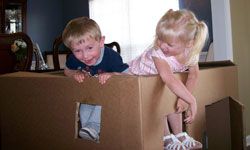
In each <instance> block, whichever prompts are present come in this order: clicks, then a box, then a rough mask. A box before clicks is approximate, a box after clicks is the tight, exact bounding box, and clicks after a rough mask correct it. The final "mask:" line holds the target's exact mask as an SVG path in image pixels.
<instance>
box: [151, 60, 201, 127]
mask: <svg viewBox="0 0 250 150" xmlns="http://www.w3.org/2000/svg"><path fill="white" fill-rule="evenodd" d="M153 60H154V63H155V66H156V68H157V70H158V73H159V75H160V77H161V79H162V80H163V82H164V83H165V84H166V85H167V86H168V88H169V89H170V90H171V91H172V92H173V93H174V94H175V95H176V96H177V97H179V98H181V99H183V100H184V101H186V102H187V103H188V104H189V105H190V111H191V115H190V116H188V117H187V118H186V119H185V121H186V122H187V123H190V122H192V121H193V120H194V117H195V115H196V112H197V105H196V99H195V97H194V96H193V95H192V94H191V93H190V92H189V90H188V89H187V88H186V86H185V85H184V84H183V83H182V82H181V81H180V80H179V79H177V78H175V76H174V73H173V72H172V71H171V69H170V66H169V65H168V63H167V62H165V61H164V60H161V59H159V58H156V57H153ZM190 83H191V82H189V83H188V84H190ZM191 87H192V85H191V84H190V85H189V88H191Z"/></svg>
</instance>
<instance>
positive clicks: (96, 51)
mask: <svg viewBox="0 0 250 150" xmlns="http://www.w3.org/2000/svg"><path fill="white" fill-rule="evenodd" d="M103 47H104V37H102V38H101V40H100V41H96V40H95V39H93V38H90V37H89V36H83V37H82V38H81V40H80V41H76V42H75V41H73V42H72V43H71V50H72V52H73V54H74V55H75V57H76V58H77V59H78V60H79V61H81V62H83V63H85V64H86V65H88V66H92V65H95V64H96V62H97V60H98V59H99V58H100V54H101V48H103Z"/></svg>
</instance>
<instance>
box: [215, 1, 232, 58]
mask: <svg viewBox="0 0 250 150" xmlns="http://www.w3.org/2000/svg"><path fill="white" fill-rule="evenodd" d="M211 10H212V24H213V42H214V60H232V61H233V49H232V30H231V14H230V1H229V0H219V1H218V0H211Z"/></svg>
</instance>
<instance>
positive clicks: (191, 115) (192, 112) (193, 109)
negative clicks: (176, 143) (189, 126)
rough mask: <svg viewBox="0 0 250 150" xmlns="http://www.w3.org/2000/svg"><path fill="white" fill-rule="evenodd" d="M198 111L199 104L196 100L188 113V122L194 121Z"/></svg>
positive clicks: (186, 120) (186, 119)
mask: <svg viewBox="0 0 250 150" xmlns="http://www.w3.org/2000/svg"><path fill="white" fill-rule="evenodd" d="M196 113H197V104H196V100H195V101H194V102H193V103H191V104H190V106H189V110H188V111H187V113H186V118H185V120H184V121H185V122H186V123H192V122H193V120H194V118H195V115H196Z"/></svg>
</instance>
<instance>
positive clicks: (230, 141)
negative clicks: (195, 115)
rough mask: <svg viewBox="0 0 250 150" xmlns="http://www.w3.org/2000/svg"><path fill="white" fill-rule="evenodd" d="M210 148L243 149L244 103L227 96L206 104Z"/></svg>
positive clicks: (215, 149)
mask: <svg viewBox="0 0 250 150" xmlns="http://www.w3.org/2000/svg"><path fill="white" fill-rule="evenodd" d="M206 129H207V136H208V149H213V150H223V149H225V150H243V149H245V146H244V145H245V142H244V141H245V138H244V137H245V136H244V127H243V105H242V104H241V103H239V102H238V101H236V100H234V99H233V98H231V97H226V98H224V99H221V100H219V101H217V102H215V103H212V104H210V105H207V106H206Z"/></svg>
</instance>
